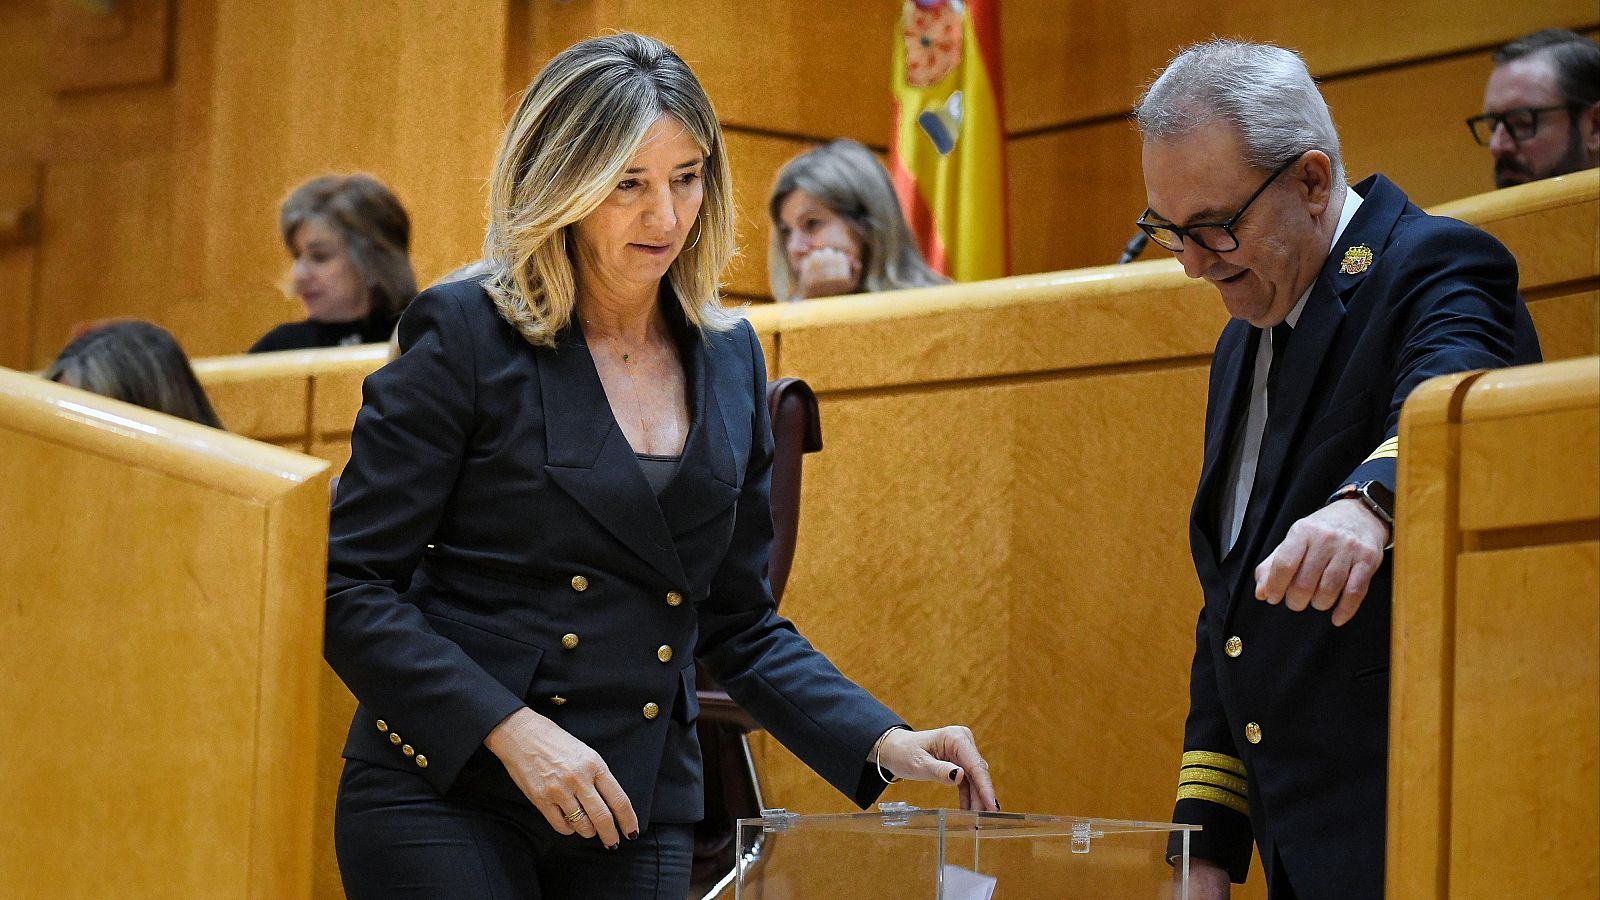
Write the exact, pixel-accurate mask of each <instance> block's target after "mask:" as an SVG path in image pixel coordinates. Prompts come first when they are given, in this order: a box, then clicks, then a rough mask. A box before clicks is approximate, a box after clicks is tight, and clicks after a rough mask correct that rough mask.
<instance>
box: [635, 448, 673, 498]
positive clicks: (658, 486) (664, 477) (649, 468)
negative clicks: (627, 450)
mask: <svg viewBox="0 0 1600 900" xmlns="http://www.w3.org/2000/svg"><path fill="white" fill-rule="evenodd" d="M638 457H639V468H641V469H643V470H644V480H645V481H648V482H650V490H652V491H655V493H656V496H658V497H659V496H661V492H662V491H664V490H666V489H667V485H668V484H670V483H671V482H672V476H674V475H676V474H678V460H680V459H682V457H680V456H661V455H658V454H653V453H640V454H638Z"/></svg>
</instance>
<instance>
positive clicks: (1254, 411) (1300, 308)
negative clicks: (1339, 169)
mask: <svg viewBox="0 0 1600 900" xmlns="http://www.w3.org/2000/svg"><path fill="white" fill-rule="evenodd" d="M1344 198H1345V199H1344V208H1343V209H1341V210H1339V224H1338V226H1337V227H1336V228H1334V230H1333V240H1331V241H1329V242H1328V253H1330V254H1331V253H1332V252H1333V247H1334V245H1335V244H1337V243H1339V236H1340V235H1342V234H1344V229H1345V226H1347V225H1349V224H1350V220H1351V219H1353V218H1355V215H1356V210H1357V209H1359V208H1360V207H1361V197H1360V195H1359V194H1357V193H1356V192H1355V191H1353V190H1346V191H1345V193H1344ZM1324 263H1326V257H1324ZM1311 285H1312V287H1316V282H1315V281H1313V282H1312V283H1311ZM1310 297H1311V287H1308V288H1306V290H1305V293H1303V294H1301V295H1300V299H1299V300H1297V301H1295V304H1294V308H1293V309H1291V310H1289V315H1288V316H1287V317H1285V318H1284V321H1285V322H1288V323H1289V327H1290V328H1293V327H1294V326H1295V325H1298V324H1299V323H1300V314H1301V313H1302V312H1304V311H1305V308H1306V300H1308V299H1310ZM1262 332H1263V333H1262V335H1261V339H1260V341H1258V342H1257V345H1256V366H1255V374H1254V375H1253V376H1252V378H1251V381H1250V411H1249V412H1248V413H1247V414H1246V416H1245V421H1244V431H1243V433H1242V434H1241V435H1240V437H1241V439H1240V440H1236V441H1234V443H1233V449H1232V453H1231V456H1230V457H1229V460H1228V473H1229V474H1228V481H1227V483H1226V484H1225V485H1223V489H1222V504H1221V506H1222V508H1221V516H1220V519H1219V525H1220V526H1221V527H1220V528H1218V530H1217V533H1218V534H1220V535H1222V536H1223V538H1224V540H1223V544H1222V555H1223V556H1227V555H1228V553H1229V552H1231V551H1232V550H1233V545H1234V543H1235V542H1236V541H1238V540H1239V529H1240V528H1241V527H1242V526H1243V525H1244V512H1245V509H1246V508H1248V507H1249V505H1250V490H1251V488H1252V487H1253V486H1254V484H1255V480H1256V465H1257V463H1258V462H1259V461H1260V457H1261V438H1262V435H1263V434H1264V433H1265V431H1266V428H1267V373H1268V372H1270V371H1271V370H1272V354H1273V352H1274V348H1273V346H1272V330H1271V329H1262ZM1224 427H1226V426H1224Z"/></svg>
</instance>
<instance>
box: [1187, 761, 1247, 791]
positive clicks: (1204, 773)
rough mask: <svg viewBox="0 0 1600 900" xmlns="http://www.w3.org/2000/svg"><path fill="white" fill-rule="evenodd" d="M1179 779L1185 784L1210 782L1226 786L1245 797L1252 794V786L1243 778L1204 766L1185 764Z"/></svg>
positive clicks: (1221, 786) (1222, 786)
mask: <svg viewBox="0 0 1600 900" xmlns="http://www.w3.org/2000/svg"><path fill="white" fill-rule="evenodd" d="M1178 781H1180V782H1182V783H1183V784H1189V783H1191V782H1192V783H1194V784H1210V785H1215V786H1216V787H1219V788H1226V789H1228V790H1230V791H1232V792H1234V793H1235V794H1239V795H1240V796H1243V797H1248V796H1250V786H1249V784H1248V783H1247V782H1246V781H1245V780H1244V779H1243V778H1238V777H1236V776H1233V775H1229V774H1228V773H1226V772H1218V771H1217V770H1216V769H1207V768H1204V767H1202V766H1184V767H1183V771H1182V772H1181V773H1180V774H1179V775H1178Z"/></svg>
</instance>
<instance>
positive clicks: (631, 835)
mask: <svg viewBox="0 0 1600 900" xmlns="http://www.w3.org/2000/svg"><path fill="white" fill-rule="evenodd" d="M638 839H639V832H637V831H630V832H628V840H630V841H637V840H638Z"/></svg>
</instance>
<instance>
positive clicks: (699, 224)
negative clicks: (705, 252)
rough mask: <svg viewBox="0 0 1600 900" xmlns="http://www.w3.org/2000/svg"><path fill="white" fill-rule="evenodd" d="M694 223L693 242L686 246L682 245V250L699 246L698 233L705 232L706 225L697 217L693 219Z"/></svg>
mask: <svg viewBox="0 0 1600 900" xmlns="http://www.w3.org/2000/svg"><path fill="white" fill-rule="evenodd" d="M694 224H695V232H694V242H693V243H691V244H689V245H688V246H686V247H684V248H683V249H684V250H693V249H694V248H696V247H698V246H700V235H701V234H703V233H704V232H705V230H706V226H705V225H704V224H703V223H702V222H701V221H700V220H699V219H695V220H694Z"/></svg>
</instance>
